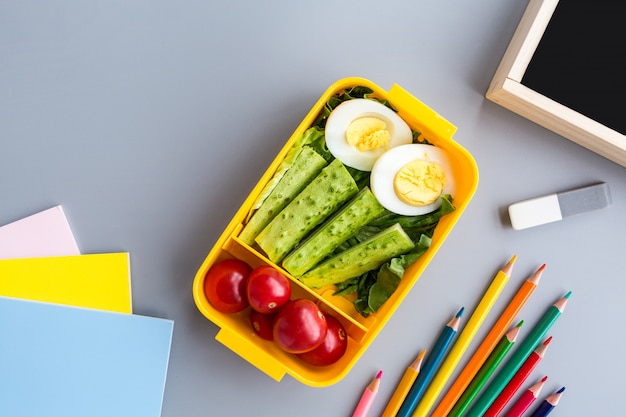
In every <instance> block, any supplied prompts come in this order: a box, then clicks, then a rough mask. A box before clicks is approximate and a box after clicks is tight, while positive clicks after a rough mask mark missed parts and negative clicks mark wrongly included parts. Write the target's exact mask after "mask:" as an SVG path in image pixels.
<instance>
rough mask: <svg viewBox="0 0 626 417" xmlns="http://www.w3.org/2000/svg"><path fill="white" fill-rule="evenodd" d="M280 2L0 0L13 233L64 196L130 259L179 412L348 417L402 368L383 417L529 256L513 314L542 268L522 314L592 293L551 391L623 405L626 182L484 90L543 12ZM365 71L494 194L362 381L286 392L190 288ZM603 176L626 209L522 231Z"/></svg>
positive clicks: (383, 341)
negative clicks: (455, 325) (260, 190)
mask: <svg viewBox="0 0 626 417" xmlns="http://www.w3.org/2000/svg"><path fill="white" fill-rule="evenodd" d="M263 3H264V4H261V2H259V3H258V4H257V3H255V2H251V1H248V2H243V1H230V2H221V3H218V2H207V1H184V2H169V1H106V2H102V1H89V2H85V1H78V0H76V1H70V0H63V1H57V2H34V1H12V2H9V1H0V145H1V147H0V196H1V199H2V205H1V208H0V224H6V223H9V222H11V221H14V220H17V219H19V218H22V217H25V216H26V215H29V214H32V213H35V212H37V211H40V210H43V209H46V208H49V207H51V206H53V205H57V204H62V205H63V207H64V209H65V212H66V214H67V216H68V218H69V221H70V224H71V226H72V229H73V230H74V232H75V234H76V237H77V240H78V243H79V246H80V248H81V250H82V251H83V252H84V253H99V252H114V251H128V252H130V255H131V263H132V266H131V268H132V285H133V303H134V311H135V313H138V314H146V315H153V316H158V317H164V318H169V319H173V320H175V329H174V340H173V345H172V352H171V361H170V367H169V371H168V379H167V385H166V390H165V397H164V403H163V413H162V415H163V417H188V416H189V417H191V416H194V417H195V416H251V415H254V416H272V417H278V416H285V417H293V416H295V415H300V416H348V415H351V413H352V411H353V409H354V406H355V404H356V402H357V401H358V398H359V396H360V395H361V392H362V390H363V388H364V387H365V385H366V384H367V383H368V382H369V380H370V379H371V378H372V377H373V376H374V375H375V373H376V372H377V371H378V370H379V369H382V370H383V383H382V386H381V389H380V392H379V394H378V397H377V398H376V402H375V403H374V405H373V407H372V409H371V413H370V415H371V416H376V415H380V413H381V412H382V410H383V409H384V407H385V404H386V401H387V400H388V399H389V398H390V396H391V393H392V392H393V390H394V387H395V384H396V383H397V381H398V380H399V379H400V377H401V375H402V373H403V372H404V369H405V367H406V366H407V365H408V363H409V362H410V361H411V359H412V358H413V357H414V356H415V355H416V353H417V352H418V351H419V350H421V349H422V348H429V347H430V346H431V343H432V342H433V341H434V339H435V338H436V336H437V335H438V333H439V331H440V329H441V325H442V323H444V322H445V321H447V320H448V318H449V317H450V316H451V314H454V313H455V312H456V311H457V310H458V308H459V307H460V306H465V307H466V308H467V309H468V310H470V311H471V310H472V308H473V307H474V306H475V304H476V303H477V302H478V300H479V299H480V297H481V296H482V294H483V292H484V290H485V289H486V287H487V285H488V284H489V282H490V281H491V279H492V278H493V275H494V274H495V272H496V271H497V270H498V268H499V267H500V266H502V265H503V263H505V262H506V261H507V260H508V259H509V258H510V257H511V256H512V255H513V254H517V255H518V261H517V263H516V265H515V269H514V272H513V275H512V277H511V280H510V281H509V284H508V285H507V287H506V288H505V290H504V291H503V294H502V296H501V297H500V299H499V301H498V303H497V304H496V305H495V307H494V311H501V310H502V309H503V308H504V306H505V303H506V301H507V300H508V299H509V298H510V297H511V296H512V295H513V294H514V292H515V291H516V290H517V288H518V287H519V285H520V284H521V282H522V281H523V280H524V279H525V278H526V277H527V276H528V275H529V274H530V273H532V272H533V271H534V270H535V269H537V268H538V267H539V266H540V265H541V264H542V263H546V264H547V267H546V272H545V273H544V275H543V279H542V282H541V284H540V287H539V288H538V289H537V291H536V292H535V294H534V295H533V296H532V298H531V299H530V301H529V302H528V304H527V305H526V306H525V307H524V309H523V310H522V312H521V313H520V318H523V319H524V320H526V321H527V322H528V323H534V322H536V320H538V318H539V317H540V316H541V314H543V312H544V311H545V310H546V309H547V307H548V306H549V305H550V304H552V303H553V302H554V301H556V299H558V298H560V297H561V296H562V295H563V294H565V293H566V292H567V291H569V290H571V291H572V292H573V295H572V298H571V300H570V303H569V304H568V306H567V309H566V311H565V314H564V315H563V316H562V317H561V318H560V319H559V321H558V322H557V324H556V325H555V326H554V327H553V328H552V329H551V331H550V332H549V334H550V335H552V336H553V337H554V339H553V341H552V344H551V345H550V348H549V350H548V352H547V354H546V357H545V358H544V360H543V361H542V362H541V363H540V364H539V366H538V367H537V369H536V370H535V371H534V373H533V375H532V377H531V379H533V381H534V380H535V379H538V378H540V377H542V376H543V375H548V377H549V378H548V382H547V384H546V386H545V388H544V391H543V392H542V396H545V395H547V394H549V393H551V392H552V391H553V390H555V389H558V388H560V387H561V386H563V385H565V386H566V387H567V390H566V392H565V395H564V397H563V399H562V401H561V403H560V404H559V406H558V408H557V409H556V411H555V412H554V413H553V415H555V416H557V415H559V416H586V415H603V416H611V415H619V414H620V413H622V410H623V407H622V405H621V403H622V401H621V399H619V395H620V394H621V391H622V390H621V385H622V381H623V374H624V372H625V371H626V355H624V347H623V343H624V341H625V340H626V339H624V335H623V331H622V329H621V320H622V317H623V316H624V314H625V313H626V304H624V303H623V302H622V300H623V296H624V294H625V290H626V280H624V269H623V254H624V247H625V243H626V240H625V237H624V235H625V232H626V216H625V213H626V211H625V210H626V181H625V179H626V176H625V174H626V169H625V168H623V167H621V166H619V165H617V164H615V163H613V162H610V161H608V160H606V159H604V158H602V157H600V156H598V155H596V154H594V153H592V152H590V151H588V150H586V149H584V148H582V147H580V146H578V145H576V144H574V143H573V142H570V141H568V140H566V139H564V138H562V137H560V136H558V135H556V134H554V133H552V132H550V131H547V130H546V129H544V128H542V127H540V126H538V125H536V124H534V123H532V122H530V121H527V120H526V119H523V118H522V117H520V116H518V115H516V114H514V113H512V112H509V111H508V110H505V109H503V108H501V107H499V106H497V105H495V104H493V103H491V102H489V101H487V100H486V99H485V98H484V93H485V91H486V89H487V86H488V84H489V82H490V80H491V78H492V76H493V74H494V72H495V70H496V67H497V66H498V64H499V62H500V60H501V58H502V56H503V54H504V51H505V49H506V47H507V45H508V43H509V41H510V38H511V36H512V34H513V32H514V30H515V27H516V26H517V24H518V22H519V20H520V18H521V16H522V13H523V11H524V9H525V7H526V5H527V2H526V1H522V0H507V1H503V0H473V1H465V0H464V1H459V0H449V1H441V0H416V1H400V0H390V1H386V2H378V1H376V2H375V1H369V0H367V1H326V0H321V1H316V2H310V3H309V4H307V3H305V2H294V1H268V2H263ZM348 76H361V77H365V78H368V79H370V80H371V81H373V82H374V83H376V84H378V85H379V86H381V87H382V88H384V89H388V88H389V87H391V85H392V84H394V83H397V84H399V85H400V86H402V87H403V88H405V89H406V90H408V91H409V92H410V93H412V94H413V95H414V96H416V97H417V98H419V99H420V100H422V101H423V102H425V103H426V104H428V105H429V106H430V107H432V108H433V109H434V110H436V111H437V112H439V113H440V114H441V115H442V116H443V117H445V118H446V119H448V120H449V121H451V122H452V123H453V124H455V125H456V126H457V127H458V131H457V133H456V134H455V136H454V138H455V139H456V140H457V141H458V142H459V143H460V144H461V145H462V146H464V147H465V148H467V149H468V150H469V151H470V152H471V153H472V154H473V155H474V157H475V159H476V162H477V164H478V167H479V171H480V182H479V186H478V191H477V193H476V194H475V197H474V199H473V200H472V202H471V203H470V205H469V207H468V208H467V210H466V211H465V213H464V215H463V216H462V217H461V220H460V221H459V223H458V224H457V226H456V227H455V229H454V230H453V231H452V233H451V234H450V236H449V237H448V239H447V240H446V242H445V243H444V244H443V246H442V248H441V250H440V251H439V253H438V254H437V256H436V257H435V258H434V260H433V261H432V262H431V264H430V265H429V266H428V267H427V269H426V271H425V273H424V274H423V275H422V277H421V279H420V280H419V281H418V282H417V283H416V285H415V286H414V288H413V290H412V291H411V292H410V294H409V296H408V297H407V298H405V300H404V302H403V303H402V304H401V306H400V307H399V308H398V309H397V311H396V313H395V314H394V316H393V317H392V318H391V319H390V320H389V322H388V324H387V325H386V326H385V328H384V329H383V330H382V331H381V332H380V334H379V336H378V338H377V339H376V340H375V341H374V342H373V343H372V345H371V346H370V348H369V349H368V350H367V351H366V352H365V354H364V355H363V356H362V357H361V359H360V360H359V362H358V363H357V364H356V366H355V367H354V368H353V369H352V371H351V372H350V373H349V374H348V375H347V376H346V377H345V378H344V379H342V380H341V381H340V382H338V383H337V384H335V385H332V386H331V387H327V388H311V387H308V386H305V385H303V384H301V383H299V382H297V381H295V380H294V379H292V378H291V377H288V376H287V377H285V378H284V379H283V380H282V381H281V382H275V381H273V380H272V379H270V378H269V377H267V376H266V375H265V374H263V373H261V372H260V371H258V370H257V369H256V368H254V367H253V366H251V365H249V364H248V363H247V362H245V361H244V360H242V359H240V358H239V357H238V356H237V355H236V354H234V353H233V352H231V351H230V350H228V349H227V348H225V347H224V346H222V345H221V344H220V343H219V342H217V341H215V339H214V336H215V334H216V333H217V330H218V329H217V327H216V326H215V325H213V324H212V323H211V322H209V321H208V320H206V319H205V318H204V317H203V316H202V315H201V314H200V312H199V311H198V310H197V308H196V307H195V305H194V302H193V299H192V292H191V284H192V281H193V278H194V275H195V273H196V271H197V269H198V268H199V266H200V264H201V263H202V261H203V259H204V257H205V256H206V254H207V253H208V252H209V250H210V249H211V247H212V245H213V243H214V242H215V240H216V239H217V238H218V236H219V234H220V233H221V231H222V229H223V228H224V227H225V226H226V224H227V223H228V221H229V220H230V218H231V217H232V214H233V213H234V211H235V210H236V209H237V208H238V207H239V205H240V204H241V203H242V201H243V200H244V198H245V197H246V196H247V194H248V193H249V191H250V190H251V189H252V187H253V185H254V184H255V183H256V182H257V180H258V178H259V177H260V175H261V174H262V172H264V170H265V169H266V167H267V166H268V164H269V163H270V162H271V161H272V159H273V158H274V155H275V153H276V152H277V151H278V150H279V149H280V148H281V147H282V145H283V144H284V142H285V141H286V140H287V139H288V138H289V137H290V135H291V133H292V132H293V130H294V129H295V128H296V126H297V125H298V123H299V122H300V120H301V119H302V117H303V116H304V115H305V114H306V113H307V112H308V111H309V109H310V108H311V106H312V105H313V104H314V103H315V101H316V100H317V99H318V98H319V96H320V95H321V94H322V93H323V91H324V90H325V89H326V88H327V87H328V86H329V85H330V84H332V83H333V82H334V81H336V80H338V79H341V78H344V77H348ZM597 181H606V182H607V183H609V185H610V187H611V192H612V198H613V204H612V206H611V207H610V208H608V209H604V210H601V211H595V212H591V213H587V214H584V215H580V216H576V217H571V218H568V219H566V220H564V221H560V222H556V223H552V224H548V225H544V226H540V227H536V228H533V229H527V230H523V231H514V230H512V229H511V227H510V224H509V220H508V216H507V214H506V207H507V206H508V205H509V204H511V203H513V202H516V201H519V200H523V199H526V198H529V197H535V196H539V195H543V194H549V193H552V192H556V191H562V190H567V189H571V188H574V187H578V186H582V185H587V184H590V183H594V182H597ZM495 320H496V315H494V314H491V315H490V316H489V317H488V318H487V320H486V322H485V324H484V325H483V326H482V328H481V330H480V331H479V333H478V335H477V336H476V338H475V339H474V343H473V344H472V345H471V346H470V349H469V350H468V353H466V355H465V357H464V358H465V359H464V360H463V361H462V363H463V362H464V361H465V360H466V359H467V358H469V352H473V349H475V348H476V347H477V346H478V343H479V342H480V340H482V339H481V336H484V335H485V334H486V333H487V331H488V329H489V328H490V324H492V323H493V322H495ZM460 369H461V367H460V365H459V367H458V368H457V372H458V371H460ZM457 372H455V374H456V373H457ZM451 381H452V380H451Z"/></svg>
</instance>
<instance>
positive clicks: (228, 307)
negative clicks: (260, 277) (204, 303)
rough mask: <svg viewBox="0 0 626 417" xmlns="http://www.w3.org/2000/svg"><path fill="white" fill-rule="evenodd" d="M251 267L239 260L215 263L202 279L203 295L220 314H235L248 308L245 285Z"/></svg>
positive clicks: (231, 259)
mask: <svg viewBox="0 0 626 417" xmlns="http://www.w3.org/2000/svg"><path fill="white" fill-rule="evenodd" d="M251 272H252V267H251V266H250V265H248V264H247V263H245V262H244V261H242V260H240V259H235V258H230V259H224V260H222V261H219V262H216V263H215V264H213V266H212V267H211V268H210V269H209V271H208V272H207V274H206V276H205V278H204V293H205V295H206V297H207V299H208V300H209V302H210V303H211V305H212V306H213V307H214V308H215V309H216V310H218V311H220V312H222V313H237V312H239V311H242V310H244V309H245V308H246V307H248V298H247V297H246V283H247V279H248V276H250V273H251Z"/></svg>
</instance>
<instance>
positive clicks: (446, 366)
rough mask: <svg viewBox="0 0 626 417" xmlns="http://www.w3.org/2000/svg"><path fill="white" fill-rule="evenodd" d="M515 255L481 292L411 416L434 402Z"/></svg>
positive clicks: (423, 416) (420, 415) (506, 277)
mask: <svg viewBox="0 0 626 417" xmlns="http://www.w3.org/2000/svg"><path fill="white" fill-rule="evenodd" d="M516 259H517V256H513V258H511V260H510V261H509V262H508V263H507V264H506V265H505V266H504V267H503V268H502V269H501V270H500V271H498V273H497V274H496V276H495V277H494V278H493V280H492V281H491V284H489V287H488V288H487V291H485V293H484V294H483V296H482V298H481V299H480V301H479V302H478V305H477V306H476V309H475V310H474V312H473V313H472V316H471V317H470V318H469V320H468V321H467V324H466V325H465V326H464V327H463V331H461V333H460V334H459V337H458V338H457V340H456V342H455V343H454V346H452V348H451V349H450V353H449V354H448V356H447V357H446V359H445V360H444V362H443V364H442V365H441V368H439V370H438V371H437V374H436V375H435V377H434V378H433V380H432V382H431V384H430V386H429V387H428V389H426V392H425V393H424V396H423V397H422V400H421V401H420V402H419V404H418V405H417V408H416V410H415V412H414V413H413V417H426V415H427V414H428V412H429V411H430V409H431V408H432V406H433V405H434V404H435V401H436V400H437V397H438V396H439V394H440V393H441V390H443V387H444V386H445V385H446V384H447V383H448V380H449V378H450V375H452V373H453V372H454V370H455V368H456V366H457V365H458V363H459V361H460V360H461V357H462V356H463V354H464V353H465V351H466V350H467V348H468V347H469V345H470V344H471V343H472V340H473V339H474V336H476V333H477V332H478V329H480V326H481V325H482V324H483V322H484V321H485V318H486V317H487V315H488V314H489V312H490V311H491V308H492V307H493V305H494V304H495V302H496V300H497V299H498V297H499V296H500V294H501V293H502V290H503V289H504V286H505V285H506V284H507V282H508V281H509V277H510V276H511V271H512V269H513V264H514V263H515V260H516Z"/></svg>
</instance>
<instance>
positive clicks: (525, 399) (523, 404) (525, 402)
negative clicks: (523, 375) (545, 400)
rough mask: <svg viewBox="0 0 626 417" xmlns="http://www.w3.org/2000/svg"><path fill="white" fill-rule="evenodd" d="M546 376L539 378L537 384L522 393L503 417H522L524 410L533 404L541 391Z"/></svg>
mask: <svg viewBox="0 0 626 417" xmlns="http://www.w3.org/2000/svg"><path fill="white" fill-rule="evenodd" d="M547 379H548V377H547V376H544V377H543V378H541V380H540V381H539V382H536V383H535V384H533V385H532V386H531V387H530V388H528V389H527V390H526V391H524V393H523V394H522V395H521V396H520V397H519V398H518V399H517V401H515V403H514V404H513V405H512V406H511V408H509V411H507V412H506V414H505V415H504V417H522V415H524V413H525V412H526V410H528V408H529V407H530V406H531V404H532V403H534V402H535V400H536V399H537V397H539V394H540V393H541V390H542V389H543V386H544V384H545V383H546V380H547Z"/></svg>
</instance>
